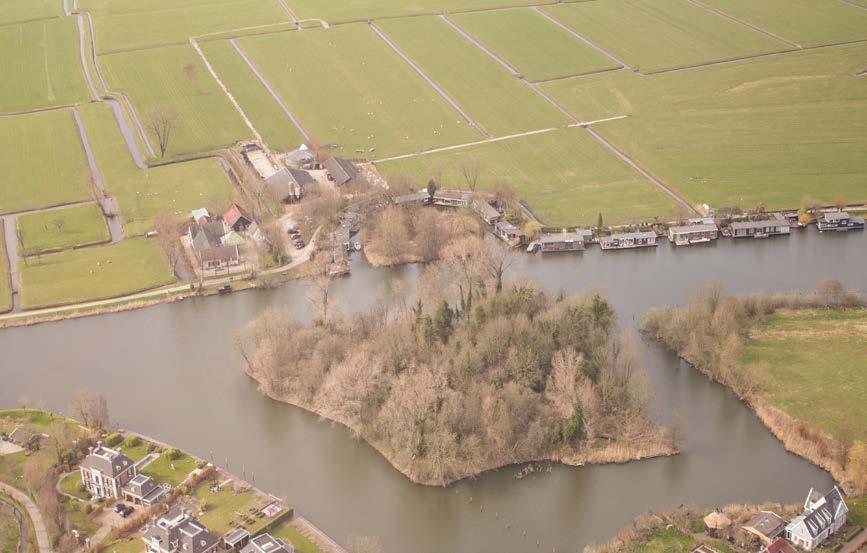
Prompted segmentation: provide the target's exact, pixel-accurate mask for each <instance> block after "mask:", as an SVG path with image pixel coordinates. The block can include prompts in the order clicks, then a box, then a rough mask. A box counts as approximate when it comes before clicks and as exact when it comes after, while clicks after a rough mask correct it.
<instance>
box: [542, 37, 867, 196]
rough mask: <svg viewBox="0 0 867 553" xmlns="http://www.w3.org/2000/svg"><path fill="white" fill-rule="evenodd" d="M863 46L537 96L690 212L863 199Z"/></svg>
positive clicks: (597, 80) (590, 83)
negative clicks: (590, 125)
mask: <svg viewBox="0 0 867 553" xmlns="http://www.w3.org/2000/svg"><path fill="white" fill-rule="evenodd" d="M865 59H867V44H854V45H847V46H837V47H831V48H823V49H817V50H810V51H798V52H792V53H787V54H782V55H779V56H772V57H767V58H760V59H755V60H747V61H742V62H736V63H731V64H725V65H720V66H715V67H706V68H701V69H693V70H689V71H683V72H674V73H667V74H662V75H653V76H650V77H639V76H637V75H635V74H633V73H630V72H622V71H621V72H616V73H608V74H600V75H593V76H589V77H582V78H576V79H568V80H563V81H556V82H552V83H548V84H545V85H543V88H544V89H545V90H546V92H548V93H549V94H550V95H551V96H552V97H554V98H555V99H556V100H557V101H558V102H560V103H561V104H563V105H564V106H566V107H567V108H568V109H570V110H571V111H572V112H573V113H575V114H576V115H577V116H579V117H581V118H583V119H588V120H589V119H597V118H603V117H608V116H612V115H618V114H629V116H630V117H629V118H627V119H624V120H621V121H615V122H610V123H606V124H604V125H599V126H597V127H595V128H596V130H597V131H598V132H599V133H600V134H602V135H603V136H605V138H607V139H608V140H610V141H612V142H613V143H614V144H615V145H617V146H618V147H619V148H621V149H622V150H624V151H625V152H626V153H628V154H629V155H631V156H632V157H634V158H636V159H638V160H640V161H641V163H642V164H643V165H644V166H645V167H646V168H647V169H649V170H650V171H651V172H652V173H654V174H655V175H656V176H658V177H660V178H662V179H663V180H664V181H665V182H667V183H668V184H669V185H670V186H672V187H673V188H674V189H675V190H677V191H678V192H679V193H680V194H681V195H683V196H685V197H686V198H688V199H689V200H690V201H691V202H692V203H693V204H696V203H707V204H709V205H711V206H715V207H719V206H732V205H739V206H741V207H743V208H752V207H754V206H755V205H756V204H757V203H759V202H764V204H765V206H766V207H767V208H768V209H784V208H797V207H798V206H800V204H801V200H802V198H804V197H805V196H813V197H816V198H818V199H819V200H821V201H823V202H824V203H827V204H831V203H833V202H834V200H835V198H836V197H838V196H840V197H843V198H846V199H847V200H848V201H853V202H855V201H864V200H867V80H865V79H864V78H863V77H854V76H853V75H854V73H855V71H856V70H859V69H862V68H863V66H864V63H865Z"/></svg>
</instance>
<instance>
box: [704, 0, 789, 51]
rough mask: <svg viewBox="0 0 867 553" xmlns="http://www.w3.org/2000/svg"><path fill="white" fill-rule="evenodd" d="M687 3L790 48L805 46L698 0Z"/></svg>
mask: <svg viewBox="0 0 867 553" xmlns="http://www.w3.org/2000/svg"><path fill="white" fill-rule="evenodd" d="M687 2H689V3H690V4H692V5H693V6H695V7H696V8H700V9H703V10H704V11H706V12H708V13H712V14H714V15H716V16H718V17H722V18H724V19H728V20H729V21H734V22H735V23H738V24H740V25H743V26H744V27H748V28H750V29H752V30H753V31H755V32H757V33H761V34H763V35H765V36H769V37H771V38H774V39H776V40H779V41H780V42H785V43H786V44H788V45H789V46H792V47H793V48H798V49H801V48H803V46H801V45H800V44H798V43H797V42H793V41H791V40H789V39H787V38H783V37H781V36H780V35H778V34H776V33H772V32H771V31H767V30H765V29H762V28H761V27H759V26H758V25H753V24H752V23H750V22H749V21H745V20H743V19H741V18H739V17H735V16H733V15H730V14H728V13H726V12H724V11H722V10H721V9H719V8H714V7H713V6H708V5H706V4H703V3H701V2H698V1H697V0H687Z"/></svg>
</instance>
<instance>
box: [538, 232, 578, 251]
mask: <svg viewBox="0 0 867 553" xmlns="http://www.w3.org/2000/svg"><path fill="white" fill-rule="evenodd" d="M539 245H540V247H541V251H542V253H550V252H577V251H582V250H583V249H584V237H583V236H581V235H579V234H578V233H577V232H561V233H559V234H545V235H542V238H540V239H539Z"/></svg>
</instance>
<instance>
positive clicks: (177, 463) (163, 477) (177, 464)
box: [141, 453, 196, 487]
mask: <svg viewBox="0 0 867 553" xmlns="http://www.w3.org/2000/svg"><path fill="white" fill-rule="evenodd" d="M172 466H174V468H172ZM195 468H196V460H195V459H193V458H192V457H190V456H189V455H187V454H185V453H181V456H180V457H179V458H178V459H175V460H174V461H172V460H171V459H169V458H168V456H167V455H166V454H165V453H163V454H161V455H160V456H159V458H157V460H156V461H154V462H153V463H151V464H149V465H148V466H146V467H145V468H143V469H142V470H141V473H142V474H144V475H146V476H150V477H151V478H153V479H154V480H156V481H157V482H159V483H160V484H163V483H167V484H170V485H172V486H173V487H174V486H177V485H178V484H180V483H181V482H183V481H184V479H185V478H186V477H187V476H189V475H190V473H191V472H193V470H194V469H195Z"/></svg>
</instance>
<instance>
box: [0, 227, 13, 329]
mask: <svg viewBox="0 0 867 553" xmlns="http://www.w3.org/2000/svg"><path fill="white" fill-rule="evenodd" d="M5 222H6V221H5V219H0V313H5V312H6V311H9V310H10V309H12V283H11V282H9V258H8V257H7V256H6V240H5V239H4V234H3V233H4V232H5V228H4V225H5Z"/></svg>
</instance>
